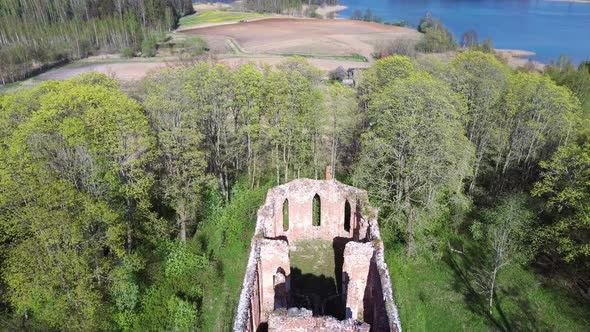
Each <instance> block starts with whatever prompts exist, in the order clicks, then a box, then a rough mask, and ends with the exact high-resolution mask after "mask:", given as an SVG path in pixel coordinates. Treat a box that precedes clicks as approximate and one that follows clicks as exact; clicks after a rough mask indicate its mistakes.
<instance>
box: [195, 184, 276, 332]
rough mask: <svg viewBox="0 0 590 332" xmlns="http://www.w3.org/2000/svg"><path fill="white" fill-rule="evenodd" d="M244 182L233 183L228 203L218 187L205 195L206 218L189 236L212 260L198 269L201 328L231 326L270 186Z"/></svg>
mask: <svg viewBox="0 0 590 332" xmlns="http://www.w3.org/2000/svg"><path fill="white" fill-rule="evenodd" d="M243 182H244V181H242V182H240V183H239V184H237V185H236V186H235V187H234V190H233V192H232V195H231V198H230V203H228V204H227V205H225V204H224V203H223V199H222V197H221V195H220V194H219V193H218V192H217V191H212V192H210V193H208V194H207V195H206V199H205V204H204V205H205V206H204V210H203V216H204V217H205V220H203V221H202V222H201V224H200V225H199V226H198V229H197V232H196V234H195V236H194V237H193V238H192V239H191V240H190V241H191V242H192V243H194V244H196V245H198V246H199V247H200V250H201V252H202V253H203V254H205V255H207V256H208V257H209V260H210V262H211V263H210V264H209V266H208V268H207V269H206V270H204V271H198V272H197V273H199V280H201V281H202V285H203V288H204V289H203V292H204V294H203V301H202V304H201V308H199V328H198V329H197V330H199V331H230V330H231V328H232V324H233V319H234V316H235V313H236V309H237V306H238V301H239V297H240V290H241V286H242V282H243V280H244V273H245V272H246V265H247V263H248V255H249V253H250V240H251V238H252V236H253V235H254V228H255V226H256V211H257V210H258V208H259V207H260V206H261V205H262V204H263V202H264V198H265V196H266V192H267V190H268V188H269V186H262V187H259V188H255V189H254V190H249V189H248V188H247V186H246V185H244V183H243Z"/></svg>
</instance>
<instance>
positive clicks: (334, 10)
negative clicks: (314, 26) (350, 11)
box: [315, 5, 348, 18]
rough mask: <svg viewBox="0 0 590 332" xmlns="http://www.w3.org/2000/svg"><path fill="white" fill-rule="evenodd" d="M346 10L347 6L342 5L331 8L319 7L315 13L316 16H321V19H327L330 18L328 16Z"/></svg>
mask: <svg viewBox="0 0 590 332" xmlns="http://www.w3.org/2000/svg"><path fill="white" fill-rule="evenodd" d="M346 8H348V7H347V6H343V5H333V6H320V7H318V8H317V9H316V10H315V12H316V14H318V15H320V16H322V17H323V18H328V16H330V14H334V16H335V14H336V13H338V12H341V11H343V10H345V9H346Z"/></svg>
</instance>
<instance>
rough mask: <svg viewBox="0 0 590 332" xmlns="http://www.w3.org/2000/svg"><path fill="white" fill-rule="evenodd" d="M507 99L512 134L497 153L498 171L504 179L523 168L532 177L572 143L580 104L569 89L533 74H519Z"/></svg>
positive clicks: (508, 124) (505, 103)
mask: <svg viewBox="0 0 590 332" xmlns="http://www.w3.org/2000/svg"><path fill="white" fill-rule="evenodd" d="M503 99H504V101H503V111H504V116H503V118H504V119H506V120H505V121H506V122H505V123H504V126H505V128H507V129H508V130H509V131H510V132H509V134H507V135H503V142H502V145H501V146H500V147H499V150H497V157H496V169H499V167H500V166H501V169H502V171H501V174H502V175H504V174H506V172H507V170H508V169H509V168H510V167H520V168H522V169H523V170H524V171H525V172H524V174H525V175H526V176H529V175H530V174H531V173H532V172H533V171H534V169H535V167H536V165H537V164H538V163H539V162H540V161H541V160H545V159H548V158H549V157H550V156H551V154H552V153H553V152H554V151H556V150H557V148H558V147H559V146H562V145H566V144H567V143H568V141H569V140H570V139H571V136H572V131H573V129H574V125H575V121H576V115H577V114H578V113H579V107H580V105H579V101H578V100H577V99H576V98H575V97H574V96H573V95H572V93H571V92H570V91H569V90H568V89H567V88H564V87H559V86H557V85H556V84H555V83H554V82H553V81H551V80H550V79H548V78H547V77H541V76H538V75H536V74H531V73H517V74H515V75H514V76H513V77H512V79H511V82H510V86H509V87H508V90H507V92H506V94H505V96H504V97H503Z"/></svg>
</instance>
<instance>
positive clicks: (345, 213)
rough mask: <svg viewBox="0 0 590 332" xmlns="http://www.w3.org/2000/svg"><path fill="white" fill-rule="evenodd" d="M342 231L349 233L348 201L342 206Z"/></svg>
mask: <svg viewBox="0 0 590 332" xmlns="http://www.w3.org/2000/svg"><path fill="white" fill-rule="evenodd" d="M344 230H345V231H347V232H350V203H348V200H346V203H345V204H344Z"/></svg>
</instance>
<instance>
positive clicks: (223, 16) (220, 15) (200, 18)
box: [179, 10, 265, 28]
mask: <svg viewBox="0 0 590 332" xmlns="http://www.w3.org/2000/svg"><path fill="white" fill-rule="evenodd" d="M263 16H265V15H262V14H257V13H243V12H231V11H223V10H211V11H205V12H202V13H200V14H195V15H190V16H185V17H182V18H181V19H180V22H179V25H180V27H181V28H183V27H186V26H189V25H196V24H204V23H221V22H230V21H239V20H247V19H252V18H257V17H263Z"/></svg>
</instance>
